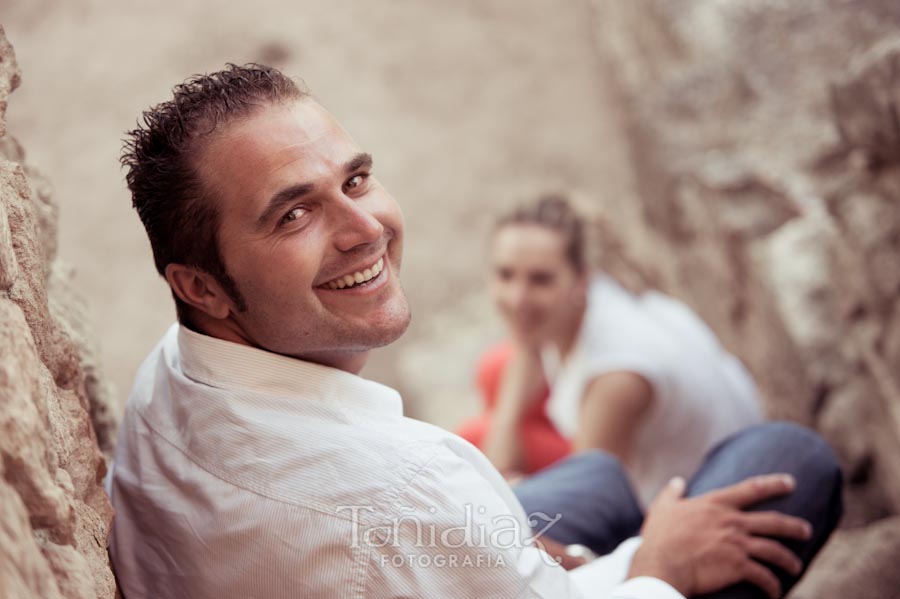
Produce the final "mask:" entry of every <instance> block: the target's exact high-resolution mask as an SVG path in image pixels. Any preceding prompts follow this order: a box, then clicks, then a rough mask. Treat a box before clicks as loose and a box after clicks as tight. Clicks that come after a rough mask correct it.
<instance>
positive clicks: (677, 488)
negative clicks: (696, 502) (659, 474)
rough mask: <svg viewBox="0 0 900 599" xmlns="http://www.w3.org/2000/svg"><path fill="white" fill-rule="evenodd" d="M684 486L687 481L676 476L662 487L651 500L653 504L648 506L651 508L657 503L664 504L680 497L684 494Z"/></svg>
mask: <svg viewBox="0 0 900 599" xmlns="http://www.w3.org/2000/svg"><path fill="white" fill-rule="evenodd" d="M686 487H687V483H685V482H684V479H683V478H681V477H680V476H676V477H675V478H673V479H672V480H670V481H669V482H668V484H667V485H666V486H665V487H663V489H662V491H660V492H659V495H657V496H656V499H654V500H653V505H651V506H650V509H651V510H652V509H653V508H654V507H656V506H658V505H665V504H666V503H671V502H673V501H677V500H678V499H681V498H682V497H683V496H684V490H685V488H686Z"/></svg>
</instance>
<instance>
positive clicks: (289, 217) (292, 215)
mask: <svg viewBox="0 0 900 599" xmlns="http://www.w3.org/2000/svg"><path fill="white" fill-rule="evenodd" d="M304 214H306V208H300V207H299V206H298V207H297V208H294V209H293V210H291V211H290V212H288V213H287V214H285V215H284V216H283V217H282V218H281V223H280V224H282V225H286V224H287V223H289V222H291V221H295V220H297V219H298V218H300V217H301V216H303V215H304Z"/></svg>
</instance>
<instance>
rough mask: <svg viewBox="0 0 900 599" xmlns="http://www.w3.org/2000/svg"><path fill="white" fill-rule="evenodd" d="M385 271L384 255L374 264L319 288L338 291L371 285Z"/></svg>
mask: <svg viewBox="0 0 900 599" xmlns="http://www.w3.org/2000/svg"><path fill="white" fill-rule="evenodd" d="M383 270H384V255H382V256H381V257H380V258H379V259H378V261H377V262H375V263H374V264H372V265H370V266H366V267H364V268H360V269H358V270H354V271H352V272H348V273H346V274H343V275H341V276H339V277H336V278H334V279H332V280H330V281H327V282H326V283H323V284H322V285H319V288H320V289H331V290H338V289H353V288H356V287H361V286H363V285H367V284H370V283H371V282H372V281H374V280H375V279H378V278H379V277H378V275H380V274H381V272H382V271H383Z"/></svg>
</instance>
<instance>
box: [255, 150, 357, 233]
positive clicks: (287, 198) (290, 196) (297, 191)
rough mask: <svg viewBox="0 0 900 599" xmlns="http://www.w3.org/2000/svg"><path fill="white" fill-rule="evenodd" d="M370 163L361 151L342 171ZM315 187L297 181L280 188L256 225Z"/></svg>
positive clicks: (352, 170) (354, 170)
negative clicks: (295, 183) (294, 183)
mask: <svg viewBox="0 0 900 599" xmlns="http://www.w3.org/2000/svg"><path fill="white" fill-rule="evenodd" d="M372 164H373V160H372V155H371V154H368V153H366V152H361V153H359V154H357V155H356V156H354V157H353V158H351V159H350V160H349V161H348V162H347V164H346V165H344V172H346V173H347V174H348V175H349V174H351V173H353V172H356V171H358V170H359V169H362V168H372ZM315 187H316V186H315V185H313V184H312V183H298V184H297V185H291V186H290V187H286V188H284V189H282V190H281V191H279V192H278V193H276V194H275V195H273V196H272V199H270V200H269V204H268V205H267V206H266V209H265V210H263V212H262V214H260V215H259V218H258V219H256V226H257V227H258V228H260V229H261V228H263V227H265V226H266V223H268V222H269V221H270V220H272V218H274V216H275V215H276V214H278V213H279V212H281V210H282V209H283V208H284V206H285V205H286V204H290V203H291V202H293V201H294V200H296V199H297V198H299V197H301V196H304V195H306V194H308V193H310V192H311V191H313V190H314V189H315Z"/></svg>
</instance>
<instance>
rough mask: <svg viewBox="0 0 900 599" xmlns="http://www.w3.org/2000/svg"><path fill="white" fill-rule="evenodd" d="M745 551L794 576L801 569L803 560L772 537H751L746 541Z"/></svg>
mask: <svg viewBox="0 0 900 599" xmlns="http://www.w3.org/2000/svg"><path fill="white" fill-rule="evenodd" d="M746 547H747V553H748V554H749V555H750V556H752V557H753V558H755V559H758V560H761V561H764V562H767V563H769V564H772V565H773V566H778V567H779V568H781V569H782V570H784V571H785V572H787V573H788V574H793V575H794V576H796V575H797V574H800V571H801V570H802V569H803V562H801V561H800V558H799V557H797V556H796V555H794V552H793V551H791V550H790V549H788V548H787V547H785V546H784V545H782V544H781V543H779V542H778V541H773V540H772V539H760V538H751V539H750V540H749V541H747V545H746Z"/></svg>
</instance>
